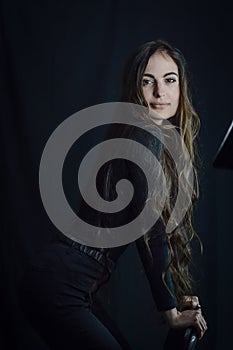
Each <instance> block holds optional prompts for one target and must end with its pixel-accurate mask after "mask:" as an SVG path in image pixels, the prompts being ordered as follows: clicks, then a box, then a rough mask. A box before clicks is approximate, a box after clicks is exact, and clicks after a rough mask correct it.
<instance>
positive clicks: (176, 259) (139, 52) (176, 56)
mask: <svg viewBox="0 0 233 350" xmlns="http://www.w3.org/2000/svg"><path fill="white" fill-rule="evenodd" d="M155 52H164V53H165V54H167V55H169V56H170V57H171V58H172V59H173V61H174V62H175V63H176V65H177V67H178V72H179V86H180V100H179V106H178V109H177V111H176V114H175V115H174V116H173V117H172V118H170V121H171V123H172V124H173V125H174V128H176V130H177V131H178V132H179V134H180V136H181V139H182V142H183V144H184V145H185V147H186V149H187V150H188V152H189V156H190V158H191V161H192V169H193V171H194V188H193V190H192V201H191V205H190V207H189V208H188V210H187V212H186V215H185V217H184V219H183V221H182V223H181V224H179V226H178V227H177V228H176V229H175V230H174V231H173V232H172V233H171V234H166V241H167V244H168V248H169V255H170V263H169V266H168V267H167V268H169V269H170V271H171V275H172V280H173V284H174V289H175V294H176V298H177V301H178V305H181V300H182V297H183V296H184V295H187V294H192V289H193V283H192V278H191V275H190V273H189V268H188V267H189V263H190V262H191V250H190V242H191V240H192V239H193V238H194V237H197V239H198V240H199V237H198V235H197V234H196V232H195V230H194V228H193V225H192V211H193V206H194V204H195V202H196V200H197V198H198V177H197V170H196V165H195V162H196V154H197V150H196V142H195V139H196V136H197V135H198V132H199V127H200V120H199V117H198V115H197V113H196V112H195V109H194V107H193V104H192V101H191V94H190V89H189V85H188V78H187V67H186V61H185V59H184V56H183V54H182V53H181V52H180V50H178V49H177V48H175V47H172V46H171V45H170V44H169V43H167V42H165V41H163V40H158V41H151V42H147V43H145V44H143V45H141V46H140V47H138V48H137V49H136V50H135V51H134V52H133V53H132V54H131V55H130V57H129V58H128V60H127V62H126V65H125V69H124V74H123V80H122V96H121V100H122V101H123V102H131V103H136V104H140V105H143V106H145V107H148V106H147V102H146V100H145V98H144V96H143V92H142V78H143V74H144V72H145V69H146V66H147V64H148V61H149V58H150V57H151V56H152V55H153V54H154V53H155ZM162 165H163V171H164V173H165V176H166V181H167V183H168V184H170V189H171V191H172V193H173V199H174V197H175V194H176V193H177V190H178V189H177V186H178V182H177V173H176V170H175V169H174V164H172V161H171V159H170V158H169V155H168V153H167V152H166V150H164V152H163V155H162ZM184 176H185V177H186V183H187V184H188V183H189V174H188V173H187V174H184ZM170 197H171V196H170ZM171 211H172V203H171V200H170V199H168V200H167V201H166V205H165V208H164V211H163V213H162V219H163V222H164V224H166V222H167V221H168V219H169V217H170V215H171ZM144 239H145V243H146V245H147V247H148V249H150V248H149V245H148V240H149V239H150V238H149V236H148V235H145V236H144ZM199 242H200V240H199ZM164 276H165V271H164ZM164 276H163V280H164V283H165V278H164Z"/></svg>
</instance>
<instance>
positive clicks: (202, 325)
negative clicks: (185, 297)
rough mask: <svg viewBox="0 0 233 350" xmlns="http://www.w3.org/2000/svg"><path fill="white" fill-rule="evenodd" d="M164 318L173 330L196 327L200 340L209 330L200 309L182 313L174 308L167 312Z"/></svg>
mask: <svg viewBox="0 0 233 350" xmlns="http://www.w3.org/2000/svg"><path fill="white" fill-rule="evenodd" d="M164 316H165V319H166V321H167V323H168V325H169V326H170V327H171V328H186V327H190V326H192V327H195V329H196V331H197V337H198V339H201V338H202V337H203V335H204V333H205V331H206V330H207V324H206V321H205V319H204V317H203V316H202V313H201V310H200V309H198V310H185V311H182V312H180V311H178V310H177V309H176V308H174V309H171V310H167V311H165V312H164Z"/></svg>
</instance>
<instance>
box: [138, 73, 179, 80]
mask: <svg viewBox="0 0 233 350" xmlns="http://www.w3.org/2000/svg"><path fill="white" fill-rule="evenodd" d="M171 74H174V75H176V76H177V77H178V74H177V73H175V72H168V73H165V74H164V76H163V77H164V78H165V77H167V76H168V75H171ZM144 77H149V78H153V79H154V80H155V77H154V76H153V74H150V73H145V74H144Z"/></svg>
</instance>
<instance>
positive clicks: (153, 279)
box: [136, 222, 177, 311]
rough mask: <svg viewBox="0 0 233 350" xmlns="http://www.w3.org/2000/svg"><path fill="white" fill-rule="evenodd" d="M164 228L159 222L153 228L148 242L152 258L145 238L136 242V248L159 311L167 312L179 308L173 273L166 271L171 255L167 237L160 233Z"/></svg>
mask: <svg viewBox="0 0 233 350" xmlns="http://www.w3.org/2000/svg"><path fill="white" fill-rule="evenodd" d="M162 226H163V225H162V224H160V223H159V222H158V223H157V224H155V226H154V228H153V230H154V233H153V235H152V237H151V238H150V239H149V241H148V245H149V247H150V250H151V254H152V256H151V255H150V253H149V251H148V248H147V246H146V244H145V242H144V237H141V238H139V239H138V240H137V241H136V246H137V249H138V252H139V255H140V258H141V261H142V264H143V267H144V270H145V273H146V276H147V279H148V281H149V284H150V288H151V292H152V295H153V299H154V301H155V304H156V307H157V309H158V311H166V310H170V309H173V308H175V307H177V302H176V298H175V296H174V288H173V283H172V278H171V273H170V271H169V270H166V267H167V265H168V262H169V254H168V246H167V243H166V239H165V235H164V234H163V232H159V231H160V230H161V227H162ZM164 271H166V273H165V276H164V281H165V283H166V284H165V283H164V281H163V278H162V276H163V272H164Z"/></svg>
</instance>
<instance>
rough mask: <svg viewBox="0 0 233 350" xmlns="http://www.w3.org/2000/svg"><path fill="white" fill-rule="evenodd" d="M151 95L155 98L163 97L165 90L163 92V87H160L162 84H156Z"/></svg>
mask: <svg viewBox="0 0 233 350" xmlns="http://www.w3.org/2000/svg"><path fill="white" fill-rule="evenodd" d="M153 95H154V96H155V97H162V96H164V95H165V90H164V86H162V84H157V85H155V87H154V91H153Z"/></svg>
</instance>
